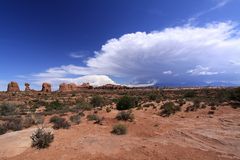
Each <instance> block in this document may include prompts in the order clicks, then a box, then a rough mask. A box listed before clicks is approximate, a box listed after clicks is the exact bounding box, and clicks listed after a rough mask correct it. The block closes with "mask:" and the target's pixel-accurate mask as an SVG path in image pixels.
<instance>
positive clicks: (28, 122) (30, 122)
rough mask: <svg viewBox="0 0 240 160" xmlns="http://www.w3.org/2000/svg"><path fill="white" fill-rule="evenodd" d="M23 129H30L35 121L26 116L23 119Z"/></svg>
mask: <svg viewBox="0 0 240 160" xmlns="http://www.w3.org/2000/svg"><path fill="white" fill-rule="evenodd" d="M22 123H23V127H24V128H29V127H31V126H32V125H34V124H35V121H34V119H33V118H32V116H26V117H25V118H24V119H23V122H22Z"/></svg>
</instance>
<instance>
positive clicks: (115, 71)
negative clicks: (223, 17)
mask: <svg viewBox="0 0 240 160" xmlns="http://www.w3.org/2000/svg"><path fill="white" fill-rule="evenodd" d="M239 33H240V32H239V30H238V28H237V26H236V25H235V24H234V23H232V22H223V23H211V24H207V25H205V26H202V27H196V26H189V25H187V26H179V27H174V28H166V29H164V30H162V31H154V32H151V33H146V32H136V33H130V34H125V35H123V36H121V37H120V38H118V39H116V38H114V39H110V40H109V41H107V42H106V43H105V44H104V45H103V46H102V47H101V50H99V51H96V52H95V56H94V57H92V58H89V59H88V60H87V61H86V64H85V66H76V65H63V66H60V67H54V68H50V69H48V70H47V71H46V72H43V73H38V74H35V75H33V77H34V78H35V80H36V81H38V82H39V81H41V80H43V79H45V80H49V81H52V80H53V79H54V80H56V81H70V82H72V81H74V82H81V78H74V79H73V78H71V76H77V77H81V76H89V75H95V76H94V77H91V78H90V79H91V80H93V79H98V76H97V75H106V77H104V78H103V79H104V80H103V81H105V80H106V82H111V83H114V82H113V81H111V80H110V78H109V77H107V76H110V77H119V78H125V79H128V82H131V81H132V82H133V81H134V82H138V83H148V82H149V81H151V82H152V81H154V82H157V83H178V84H181V83H182V84H184V83H190V82H201V83H204V82H209V81H213V82H214V81H227V82H230V81H231V82H236V83H239V84H240V74H239V70H240V68H239V65H238V64H239V60H240V34H239ZM173 73H174V74H173ZM108 78H109V79H108ZM90 79H88V78H87V80H90ZM84 80H86V79H85V78H84ZM101 81H102V79H101ZM96 84H98V83H97V82H96Z"/></svg>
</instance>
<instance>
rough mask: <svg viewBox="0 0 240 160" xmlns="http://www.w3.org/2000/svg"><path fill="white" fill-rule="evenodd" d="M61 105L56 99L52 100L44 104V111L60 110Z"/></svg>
mask: <svg viewBox="0 0 240 160" xmlns="http://www.w3.org/2000/svg"><path fill="white" fill-rule="evenodd" d="M62 109H63V105H62V104H61V103H59V102H58V101H53V102H51V103H50V104H48V105H47V106H46V111H53V110H62Z"/></svg>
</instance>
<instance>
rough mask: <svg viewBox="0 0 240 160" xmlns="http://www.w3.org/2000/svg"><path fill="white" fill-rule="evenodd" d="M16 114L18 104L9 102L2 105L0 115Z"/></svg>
mask: <svg viewBox="0 0 240 160" xmlns="http://www.w3.org/2000/svg"><path fill="white" fill-rule="evenodd" d="M14 114H16V106H15V105H12V104H8V103H4V104H1V105H0V115H1V116H9V115H14Z"/></svg>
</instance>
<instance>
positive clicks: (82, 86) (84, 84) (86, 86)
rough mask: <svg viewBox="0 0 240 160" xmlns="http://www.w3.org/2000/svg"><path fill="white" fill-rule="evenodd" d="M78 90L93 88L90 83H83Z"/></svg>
mask: <svg viewBox="0 0 240 160" xmlns="http://www.w3.org/2000/svg"><path fill="white" fill-rule="evenodd" d="M78 88H80V89H81V88H85V89H92V88H93V86H91V85H90V84H89V83H83V84H81V85H80V86H78Z"/></svg>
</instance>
